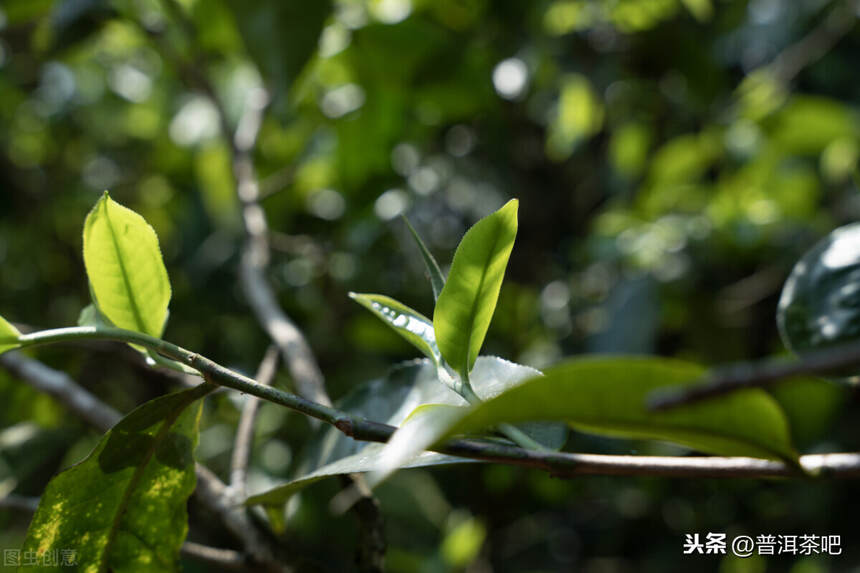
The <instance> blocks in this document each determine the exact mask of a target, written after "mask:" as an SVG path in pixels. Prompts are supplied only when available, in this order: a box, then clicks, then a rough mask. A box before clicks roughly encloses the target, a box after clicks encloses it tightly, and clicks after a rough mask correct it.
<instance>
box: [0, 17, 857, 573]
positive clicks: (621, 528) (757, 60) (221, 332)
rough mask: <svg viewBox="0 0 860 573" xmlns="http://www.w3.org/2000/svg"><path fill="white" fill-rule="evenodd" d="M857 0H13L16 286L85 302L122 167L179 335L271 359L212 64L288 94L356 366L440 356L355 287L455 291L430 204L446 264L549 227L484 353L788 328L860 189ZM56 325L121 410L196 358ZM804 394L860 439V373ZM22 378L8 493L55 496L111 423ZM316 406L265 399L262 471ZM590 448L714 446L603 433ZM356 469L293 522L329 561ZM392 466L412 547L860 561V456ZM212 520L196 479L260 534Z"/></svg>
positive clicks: (6, 471)
mask: <svg viewBox="0 0 860 573" xmlns="http://www.w3.org/2000/svg"><path fill="white" fill-rule="evenodd" d="M181 15H184V16H185V18H187V19H185V18H181V17H177V16H181ZM857 17H858V6H857V3H856V2H827V1H822V0H798V1H789V0H753V1H750V2H745V1H734V0H683V1H680V0H616V1H606V2H591V1H587V0H557V1H554V2H547V1H544V0H541V1H535V2H514V1H499V2H492V1H490V0H441V1H437V2H431V1H429V0H411V1H410V0H380V1H369V0H337V1H335V2H334V3H333V4H327V3H325V2H319V3H317V2H278V1H276V0H244V1H242V2H239V1H238V0H235V1H234V0H177V1H176V2H158V1H155V0H128V1H125V0H117V1H114V2H108V1H106V0H62V1H55V2H52V1H50V0H3V2H2V3H0V313H2V314H3V316H5V317H6V318H8V319H9V320H11V321H13V322H16V323H18V324H21V325H23V326H25V327H26V326H30V327H33V328H47V327H54V326H64V325H72V324H74V323H75V321H76V319H77V315H78V312H79V310H80V309H81V308H82V307H83V306H85V305H86V304H87V303H88V299H89V294H88V290H87V284H86V278H85V275H84V270H83V263H82V258H81V228H82V224H83V220H84V217H85V216H86V214H87V212H88V210H89V209H90V208H91V206H92V205H93V204H94V203H95V201H96V200H97V199H98V197H99V195H100V194H101V193H102V191H103V190H104V189H110V191H111V195H112V197H113V198H114V199H116V200H117V201H119V202H120V203H122V204H125V205H127V206H129V207H131V208H133V209H135V210H136V211H138V212H140V213H141V214H142V215H144V216H145V217H146V219H147V220H148V221H149V222H150V223H151V224H152V225H153V226H154V227H155V229H156V231H157V232H158V235H159V237H160V240H161V246H162V250H163V252H164V257H165V260H166V263H167V266H168V271H169V274H170V277H171V282H172V284H173V289H174V293H173V299H172V302H171V316H170V322H169V324H168V327H167V330H166V332H165V338H166V339H168V340H171V341H174V342H176V343H178V344H181V345H182V346H184V347H186V348H190V349H194V350H195V351H198V352H200V353H202V354H204V355H206V356H210V357H212V358H213V359H215V360H218V361H219V362H221V363H222V364H225V365H228V366H230V367H233V368H236V369H238V370H241V371H244V372H247V373H253V371H254V370H255V368H256V365H257V363H258V362H259V360H260V359H261V357H262V355H263V353H264V351H265V349H266V347H267V345H268V340H267V337H266V335H265V333H264V332H263V331H262V330H261V329H260V327H259V326H258V324H257V323H256V322H255V320H254V319H253V317H252V316H251V314H250V312H249V308H248V306H247V304H246V301H245V299H244V297H243V295H242V293H241V290H240V288H239V286H238V283H237V276H236V268H237V264H238V254H239V248H240V246H241V243H242V228H241V222H240V219H239V211H238V203H237V200H236V199H235V196H234V191H233V181H232V176H231V172H230V165H229V153H228V149H227V147H226V145H225V143H224V141H223V139H222V138H221V137H220V136H219V128H218V123H217V115H216V114H215V113H214V110H213V109H212V107H211V104H210V103H209V102H208V100H207V98H206V97H205V95H204V94H203V93H202V92H201V91H200V89H199V82H198V81H197V80H196V78H195V75H196V74H205V75H206V77H208V78H211V81H212V82H213V83H214V85H215V87H216V90H217V91H218V93H219V95H220V96H221V98H222V99H224V101H225V102H226V103H227V111H228V113H229V114H230V116H231V121H236V120H237V119H238V117H239V116H240V115H241V112H242V109H243V107H244V106H245V105H246V103H247V101H248V98H252V97H254V96H255V94H258V93H259V89H260V88H263V87H265V88H266V89H267V90H268V92H269V93H270V94H271V98H272V102H271V105H270V106H269V108H268V110H267V113H266V116H265V119H264V123H263V126H262V130H261V133H260V137H259V140H258V145H257V147H256V149H255V153H254V159H255V161H256V165H257V168H258V170H259V172H260V175H261V181H262V188H263V192H264V194H265V195H266V198H265V199H264V200H263V206H264V208H265V210H266V213H267V216H268V221H269V224H270V227H271V230H272V233H273V234H272V237H271V244H272V248H273V260H272V262H271V265H270V269H269V278H270V280H271V282H272V283H273V284H274V286H275V287H276V289H277V293H278V297H279V301H280V303H281V304H282V306H283V308H284V309H285V310H286V311H287V312H288V313H289V315H290V316H291V317H292V318H294V319H295V320H296V322H297V323H298V324H299V325H300V326H301V327H302V328H303V330H304V332H305V333H306V334H307V336H308V338H309V340H310V343H311V345H312V347H313V349H314V350H315V352H316V354H317V357H318V359H319V361H320V364H321V366H322V369H323V372H324V373H325V375H326V378H327V385H328V389H329V391H330V393H331V394H332V395H333V396H334V397H339V396H342V395H344V394H345V393H346V392H347V391H348V390H349V389H350V388H352V387H354V386H356V385H357V384H359V383H361V382H363V381H365V380H368V379H371V378H373V377H376V376H380V375H382V374H384V373H385V371H386V370H387V369H388V368H389V367H390V365H392V364H394V363H395V362H397V361H400V360H404V359H409V358H412V357H414V356H415V352H414V351H413V349H412V348H411V347H409V346H408V345H407V344H406V343H405V342H404V341H402V340H401V339H400V338H398V337H397V335H396V334H394V333H393V332H391V331H389V330H388V329H387V328H386V327H385V325H383V324H382V323H381V322H379V321H377V319H375V318H374V317H373V316H371V315H370V314H369V313H367V312H366V311H364V310H363V309H361V308H360V307H359V306H358V305H356V304H354V303H353V302H351V301H350V300H349V299H348V298H347V296H346V293H347V292H348V291H350V290H352V291H359V292H380V293H384V294H387V295H389V296H393V297H395V298H397V299H399V300H402V301H404V302H405V303H407V304H409V305H410V306H412V307H414V308H416V309H418V310H420V311H422V312H424V313H430V312H431V311H432V294H431V291H430V287H429V283H427V281H426V280H425V278H424V275H423V267H422V263H421V259H420V257H419V256H418V251H417V250H416V248H415V246H414V244H413V243H412V242H411V239H410V237H409V235H408V234H407V232H406V230H405V228H404V225H403V223H402V222H401V221H400V220H399V217H398V216H399V215H400V214H405V215H407V216H408V217H409V219H410V220H411V221H412V222H413V224H414V225H415V227H416V228H417V229H418V231H419V232H420V233H421V234H422V235H423V236H424V237H425V238H426V240H427V243H428V245H429V247H430V248H431V250H432V251H433V252H434V254H435V255H436V256H437V258H438V259H439V261H440V263H441V264H442V265H443V267H444V266H445V265H446V264H448V263H450V260H451V257H452V254H453V249H454V247H455V246H456V245H457V242H458V241H459V239H460V237H461V236H462V233H463V232H464V231H465V229H467V228H468V226H469V225H471V224H472V223H473V222H474V221H476V220H477V219H478V218H479V217H481V216H483V215H486V214H488V213H490V212H491V211H493V210H494V209H496V208H498V207H499V206H501V205H502V204H503V203H504V202H505V201H506V200H507V199H509V198H511V197H518V198H519V199H520V230H519V235H518V239H517V243H516V246H515V248H514V252H513V255H512V257H511V263H510V267H509V270H508V274H507V279H506V282H505V286H504V287H503V289H502V293H501V298H500V301H499V306H498V309H497V311H496V315H495V319H494V322H493V324H492V326H491V328H490V332H489V335H488V339H487V342H486V344H485V347H484V352H485V353H488V354H498V355H501V356H504V357H507V358H509V359H511V360H515V361H517V362H521V363H524V364H529V365H532V366H535V367H538V368H540V367H543V366H546V365H549V364H551V363H553V362H555V361H557V360H559V359H560V358H562V357H564V356H570V355H574V354H580V353H586V352H601V353H602V352H615V353H652V354H660V355H665V356H676V357H681V358H685V359H692V360H697V361H701V362H703V363H705V364H717V363H722V362H726V361H735V360H744V359H752V358H757V357H762V356H765V355H770V354H779V353H782V352H784V348H783V346H782V344H781V342H780V340H779V337H778V334H777V331H776V323H775V311H776V303H777V300H778V297H779V292H780V289H781V286H782V282H783V281H784V279H785V277H786V276H787V275H788V272H789V271H790V269H791V267H792V265H793V264H794V262H795V261H796V260H797V259H798V258H799V257H800V255H801V254H802V253H803V252H804V251H805V250H806V249H808V248H809V247H811V246H812V245H813V244H814V243H815V241H816V240H817V239H818V238H819V237H821V236H823V235H824V234H826V233H827V232H828V231H829V230H831V229H832V228H834V227H836V226H839V225H840V224H844V223H846V222H849V221H852V220H855V219H856V218H857V217H858V214H860V196H858V187H857V185H858V184H857V163H858V156H860V119H858V115H857V111H858V103H860V82H858V81H857V71H858V62H860V34H858V31H857V26H856V22H857ZM183 22H184V23H183ZM34 355H35V356H37V357H38V358H39V359H41V360H43V361H45V362H46V363H48V364H50V365H52V366H54V367H57V368H60V369H62V370H64V371H66V372H68V373H69V374H71V375H72V376H73V377H74V378H75V379H76V380H77V381H78V382H79V383H81V384H82V385H84V386H85V387H87V388H88V389H90V390H92V391H93V392H94V393H96V394H97V395H98V396H100V397H102V398H103V399H104V400H105V401H107V402H108V403H110V404H112V405H113V406H115V407H116V408H118V409H120V410H122V411H128V410H130V409H131V408H133V407H134V406H135V405H137V404H139V403H142V402H143V401H145V400H146V399H148V398H151V397H154V396H156V395H158V394H161V393H163V392H165V391H167V390H169V389H172V388H174V387H175V385H174V384H173V383H172V382H171V381H170V379H168V378H165V377H163V376H160V375H157V374H153V373H151V372H148V371H147V370H146V369H145V368H143V367H141V366H140V364H139V359H137V357H136V356H135V355H134V353H133V352H131V351H126V350H124V349H122V348H120V347H118V346H114V345H88V346H87V347H86V349H82V348H75V347H71V348H70V347H52V348H43V349H38V350H37V351H35V354H34ZM278 382H279V383H280V384H283V385H285V386H286V387H289V385H290V383H291V382H290V380H289V378H288V376H287V375H286V373H284V372H282V373H281V374H280V375H279V379H278ZM775 393H776V394H777V395H778V398H779V399H780V400H781V402H782V403H783V405H784V406H785V407H786V410H787V413H788V415H789V417H790V419H791V420H792V424H793V431H794V439H795V442H796V444H797V445H798V447H799V448H800V449H801V450H802V451H803V452H818V451H851V450H857V449H858V448H860V439H858V429H860V428H858V423H857V422H856V421H855V420H856V414H857V412H858V404H857V399H856V395H855V394H854V393H853V392H848V391H846V390H843V389H840V388H838V387H836V386H829V385H823V384H814V383H806V384H802V383H793V384H791V385H785V384H783V385H782V386H779V387H777V388H776V389H775ZM0 397H2V399H0V426H2V430H0V494H5V493H8V492H10V491H14V492H16V493H19V494H24V495H38V494H39V493H40V492H41V490H42V488H43V487H44V485H45V484H46V483H47V481H48V480H49V479H50V477H51V476H52V475H53V474H54V473H55V472H56V471H58V470H59V469H60V468H62V467H65V466H67V465H68V464H70V463H73V462H74V461H76V460H78V459H80V458H81V457H82V456H83V455H85V454H86V453H87V452H88V451H89V449H90V448H91V447H92V446H93V445H94V444H95V441H96V440H97V439H98V436H97V435H96V434H95V433H94V432H93V431H91V430H89V429H88V428H87V427H86V426H85V424H84V423H83V422H80V421H78V420H76V419H75V418H74V417H72V416H69V415H67V414H66V412H65V411H64V410H63V407H62V405H60V404H57V403H55V402H53V401H52V400H51V399H50V398H48V397H45V396H41V395H39V394H37V393H36V392H35V391H34V390H32V389H30V388H29V387H27V386H25V385H24V384H23V383H21V382H19V381H16V380H15V379H13V378H11V377H9V376H8V375H7V374H5V373H3V372H0ZM237 419H238V410H237V404H236V403H235V402H233V401H231V399H230V398H228V397H227V396H224V395H221V396H219V397H217V398H216V399H213V400H211V401H210V403H209V406H208V407H207V411H206V415H205V418H204V427H205V429H204V430H203V433H202V437H201V445H200V448H199V450H198V454H199V457H200V459H201V460H203V461H204V462H205V463H207V464H208V465H210V466H211V467H213V468H214V469H216V470H218V471H219V472H222V475H223V473H224V472H225V471H226V470H227V467H228V464H229V455H230V447H231V444H232V435H233V431H234V427H235V423H236V421H237ZM311 434H312V428H311V426H310V425H309V424H308V422H307V421H306V420H305V419H304V418H302V417H300V416H298V415H296V414H292V413H289V412H288V411H286V410H283V409H279V408H277V407H274V406H264V408H263V412H262V415H261V418H260V423H259V426H258V440H257V442H256V448H255V451H254V461H253V468H252V470H253V475H252V478H253V479H252V483H256V484H264V483H266V481H267V480H275V479H283V478H284V477H286V476H288V475H290V472H291V468H292V467H293V465H294V463H295V461H296V460H297V459H298V457H299V455H300V454H301V450H302V444H303V443H304V442H306V441H307V440H308V438H309V437H310V435H311ZM567 449H569V450H572V451H591V452H598V453H631V452H634V453H640V454H648V453H654V454H658V453H683V452H682V450H680V449H679V448H675V447H672V446H668V445H664V444H658V443H644V442H641V443H640V442H628V441H621V440H610V439H605V438H596V437H589V436H582V435H577V436H574V437H572V438H571V439H570V441H569V443H568V446H567ZM338 486H339V483H338V482H337V480H329V481H327V482H323V483H321V484H319V485H317V486H314V487H313V488H312V489H309V490H308V491H307V492H306V493H304V494H302V495H301V496H300V497H298V498H296V499H295V500H294V501H293V502H291V506H290V515H291V518H290V521H289V526H288V531H287V534H286V539H287V543H288V544H289V545H290V546H291V547H293V548H294V549H295V554H296V556H297V557H296V558H297V560H300V561H301V562H302V563H303V564H304V565H305V566H306V567H307V568H309V569H311V570H312V569H313V568H318V569H319V570H323V571H341V570H345V569H349V568H350V567H351V559H352V552H353V550H354V545H355V529H356V525H355V522H354V519H353V517H352V516H350V515H346V516H342V517H334V516H332V515H330V514H329V512H328V508H327V507H328V506H327V504H328V501H329V500H330V499H331V497H332V495H333V494H334V493H335V492H336V491H337V488H338ZM378 494H379V498H380V500H381V502H382V508H383V511H384V513H385V515H386V518H387V526H388V527H387V532H388V540H389V551H388V560H387V564H388V569H389V570H391V571H427V572H431V571H433V572H435V571H444V570H451V569H458V568H465V569H466V570H469V571H474V572H489V571H499V572H503V571H574V570H575V571H587V572H594V573H598V572H599V573H604V572H606V573H608V572H616V571H619V572H626V571H654V572H662V571H686V570H703V571H721V572H751V573H753V572H754V573H758V572H764V571H791V572H792V573H817V572H823V571H831V570H833V571H851V570H853V569H852V568H853V567H855V566H858V565H860V550H858V547H860V543H858V539H857V538H855V535H856V528H855V527H854V526H855V523H856V521H855V515H856V514H857V513H858V512H860V501H858V499H857V496H856V487H855V486H854V484H853V483H852V482H834V481H828V480H822V481H817V482H815V481H805V482H804V481H790V482H789V481H752V480H723V481H715V480H700V479H695V480H693V479H687V480H669V479H645V478H639V479H636V478H602V477H589V478H581V479H575V480H569V481H563V480H557V479H553V478H551V477H549V476H547V475H545V474H543V473H540V472H536V471H527V470H524V469H518V468H509V467H501V466H482V465H481V466H479V465H470V466H460V467H452V468H445V469H433V470H428V471H424V470H411V471H408V472H402V473H401V474H398V475H397V476H395V478H393V479H392V480H391V481H390V482H389V483H387V484H386V485H384V486H383V487H381V488H380V490H379V492H378ZM28 519H29V516H27V515H26V514H22V513H20V512H15V511H8V510H0V547H2V548H8V547H18V546H19V545H20V543H21V541H22V539H23V534H24V532H25V530H26V526H27V523H28ZM210 529H211V528H208V527H207V524H206V523H201V522H200V520H197V521H195V514H194V512H193V510H192V538H194V536H195V535H197V538H198V539H202V540H205V541H208V542H211V543H218V544H221V545H222V546H223V545H229V544H230V543H231V540H230V539H229V538H228V537H225V536H224V534H223V533H221V532H219V531H217V530H214V531H213V530H210ZM708 531H714V532H725V533H727V534H729V538H731V537H733V536H734V535H740V534H747V535H752V536H755V535H758V534H779V533H784V534H798V535H801V534H807V533H814V534H826V533H829V534H841V535H842V545H843V549H844V551H843V555H841V556H839V557H833V558H823V557H822V558H815V557H799V556H794V557H780V558H770V559H767V560H765V559H764V558H758V557H754V558H751V559H746V560H738V559H731V558H723V557H715V556H704V557H696V558H690V557H683V556H682V555H681V553H682V543H683V538H684V534H685V533H693V532H699V533H701V534H702V535H704V534H705V533H706V532H708ZM186 565H187V570H189V571H194V570H202V569H195V567H199V566H198V565H196V564H194V563H191V562H188V563H187V564H186Z"/></svg>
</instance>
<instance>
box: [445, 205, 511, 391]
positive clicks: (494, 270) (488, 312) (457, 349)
mask: <svg viewBox="0 0 860 573" xmlns="http://www.w3.org/2000/svg"><path fill="white" fill-rule="evenodd" d="M518 204H519V203H518V201H517V200H516V199H512V200H511V201H508V203H507V204H506V205H505V206H504V207H502V208H501V209H499V210H498V211H496V212H495V213H493V214H492V215H490V216H488V217H484V218H483V219H481V220H480V221H478V222H477V223H476V224H475V225H474V226H473V227H472V228H471V229H469V230H468V231H467V232H466V235H465V236H464V237H463V240H462V241H461V242H460V246H458V247H457V251H456V252H455V253H454V261H453V263H452V264H451V272H449V273H448V282H446V283H445V287H444V288H443V289H442V292H441V293H440V295H439V300H438V301H436V309H435V311H434V313H433V327H434V329H435V332H436V341H437V343H438V345H439V350H440V351H441V352H442V356H443V357H444V358H445V360H446V361H447V362H448V364H450V365H451V366H452V367H453V368H454V369H455V370H456V371H457V372H458V373H459V374H460V375H461V376H462V377H463V378H464V379H468V375H469V371H470V370H471V369H472V366H473V365H474V364H475V359H476V358H477V357H478V352H479V351H480V350H481V345H482V344H483V343H484V337H485V336H486V334H487V329H488V328H489V327H490V321H491V320H492V318H493V312H494V311H495V309H496V302H497V301H498V298H499V291H500V290H501V288H502V280H503V279H504V277H505V268H506V267H507V265H508V258H509V257H510V255H511V250H512V249H513V248H514V239H516V236H517V207H518Z"/></svg>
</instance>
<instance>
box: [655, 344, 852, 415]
mask: <svg viewBox="0 0 860 573" xmlns="http://www.w3.org/2000/svg"><path fill="white" fill-rule="evenodd" d="M850 366H860V343H857V342H852V343H849V344H843V345H840V346H834V347H831V348H824V349H822V350H815V351H811V352H809V353H805V354H803V356H802V357H801V358H800V359H795V360H786V359H785V358H769V359H766V360H762V361H761V362H742V363H739V364H736V365H733V366H726V367H722V368H719V369H717V370H716V371H715V372H713V373H712V374H711V375H710V376H708V377H707V378H705V379H704V380H702V381H701V382H700V383H699V384H696V385H694V386H687V387H684V388H681V389H677V388H676V389H664V390H660V391H658V392H655V393H654V395H653V396H652V398H651V399H650V401H649V406H650V407H651V409H653V410H668V409H670V408H676V407H678V406H683V405H684V404H692V403H695V402H700V401H702V400H707V399H708V398H715V397H717V396H721V395H723V394H728V393H730V392H737V391H738V390H743V389H745V388H761V387H764V386H768V385H770V384H773V383H774V382H778V381H779V380H785V379H786V378H791V377H793V376H802V375H808V374H833V373H836V372H838V371H840V370H842V369H844V368H847V367H850Z"/></svg>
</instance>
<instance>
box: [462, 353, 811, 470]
mask: <svg viewBox="0 0 860 573" xmlns="http://www.w3.org/2000/svg"><path fill="white" fill-rule="evenodd" d="M704 374H705V369H704V368H702V367H701V366H698V365H696V364H691V363H688V362H682V361H677V360H669V359H663V358H652V357H638V358H637V357H631V358H627V357H611V358H607V357H601V358H585V359H576V360H570V361H568V362H565V363H563V364H560V365H558V366H555V367H553V368H551V369H549V370H548V371H546V373H545V376H542V377H538V378H534V379H532V380H529V381H526V382H525V383H523V384H521V385H519V386H517V387H516V388H513V389H511V390H509V391H507V392H505V393H504V394H501V395H499V396H498V397H496V398H494V399H492V400H488V401H486V402H484V403H482V404H479V405H477V406H476V407H475V408H473V409H471V410H470V412H469V413H468V415H467V416H465V417H464V418H463V419H462V420H461V421H460V422H458V423H457V424H456V425H455V426H453V427H451V428H450V430H449V431H448V433H447V435H450V434H451V433H452V432H464V431H471V430H474V429H478V428H482V427H487V426H492V425H496V424H499V423H502V422H514V423H515V422H522V421H527V420H567V421H568V422H569V423H570V424H571V425H572V426H574V427H575V428H579V429H582V430H585V431H590V432H595V433H600V434H607V435H614V436H620V437H630V438H645V439H658V440H667V441H671V442H677V443H679V444H683V445H686V446H688V447H690V448H693V449H696V450H699V451H702V452H708V453H713V454H721V455H737V456H752V457H760V458H772V459H783V460H788V461H793V460H795V459H796V458H797V454H796V452H795V451H794V448H793V447H792V445H791V438H790V436H789V429H788V424H787V422H786V419H785V415H784V414H783V412H782V410H781V409H780V407H779V405H778V404H777V403H776V402H775V401H774V400H773V398H771V397H770V396H768V395H767V394H766V393H765V392H764V391H761V390H744V391H741V392H737V393H734V394H731V395H729V396H725V397H721V398H716V399H713V400H709V401H706V402H702V403H699V404H691V405H687V406H683V407H679V408H677V409H675V410H672V411H670V412H652V411H650V410H649V409H648V407H647V405H646V401H647V397H648V395H649V394H650V393H651V392H653V391H655V390H657V389H660V388H667V387H672V386H688V385H691V384H696V383H697V382H698V380H700V379H701V377H702V376H703V375H704Z"/></svg>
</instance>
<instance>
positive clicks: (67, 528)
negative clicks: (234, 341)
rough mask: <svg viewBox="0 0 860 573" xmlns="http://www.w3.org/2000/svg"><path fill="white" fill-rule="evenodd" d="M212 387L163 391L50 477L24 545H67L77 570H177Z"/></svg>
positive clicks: (41, 548)
mask: <svg viewBox="0 0 860 573" xmlns="http://www.w3.org/2000/svg"><path fill="white" fill-rule="evenodd" d="M213 389H214V386H211V385H209V384H201V385H199V386H196V387H195V388H192V389H189V390H185V391H182V392H177V393H174V394H169V395H167V396H162V397H160V398H156V399H155V400H152V401H150V402H147V403H146V404H144V405H142V406H140V407H139V408H137V409H135V410H134V411H133V412H131V413H130V414H129V415H127V416H126V417H125V418H123V419H122V420H121V421H120V422H119V423H118V424H117V425H116V426H114V427H113V428H112V429H111V430H110V431H108V433H107V434H105V436H104V437H103V438H102V439H101V441H100V442H99V444H98V445H97V446H96V448H95V449H94V450H93V452H92V453H91V454H90V455H89V456H88V457H87V458H86V459H84V460H83V461H82V462H80V463H79V464H77V465H75V466H72V467H71V468H69V469H67V470H66V471H64V472H62V473H60V474H59V475H57V476H56V477H55V478H54V479H52V480H51V482H50V483H49V484H48V486H47V488H46V489H45V492H44V494H43V495H42V499H41V501H40V502H39V508H38V509H37V511H36V515H35V516H34V517H33V521H32V522H31V523H30V529H29V531H28V532H27V538H26V540H25V541H24V547H23V551H25V552H26V551H34V552H36V554H38V555H44V554H45V552H47V551H55V550H56V551H60V550H63V549H72V550H74V551H75V557H76V560H77V562H78V566H79V570H81V571H108V570H110V571H116V572H118V573H121V572H125V571H134V572H148V571H152V572H164V571H177V570H178V557H179V548H180V547H181V545H182V542H183V540H184V539H185V535H186V533H187V531H188V518H187V513H186V502H187V500H188V496H190V495H191V492H192V491H193V490H194V484H195V474H194V457H193V452H194V448H195V446H196V444H197V437H198V421H199V418H200V410H201V408H200V406H201V402H200V400H199V399H200V398H202V397H203V396H204V395H206V394H207V393H208V392H211V391H212V390H213ZM39 563H42V562H41V561H40V562H39ZM55 569H56V568H55V567H52V566H51V567H49V566H40V565H37V566H34V567H28V568H27V570H28V571H31V570H32V571H34V572H36V571H54V570H55Z"/></svg>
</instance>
